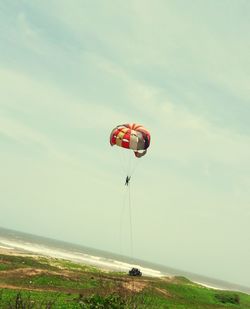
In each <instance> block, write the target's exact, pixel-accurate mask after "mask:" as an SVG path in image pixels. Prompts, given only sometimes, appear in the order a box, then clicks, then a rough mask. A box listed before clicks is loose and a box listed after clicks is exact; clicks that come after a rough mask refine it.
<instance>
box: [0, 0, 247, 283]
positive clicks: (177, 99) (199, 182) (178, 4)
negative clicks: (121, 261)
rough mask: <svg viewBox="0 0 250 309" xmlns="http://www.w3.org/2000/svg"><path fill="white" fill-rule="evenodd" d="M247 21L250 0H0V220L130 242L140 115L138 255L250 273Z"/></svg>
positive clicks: (192, 267) (232, 277) (225, 274)
mask: <svg viewBox="0 0 250 309" xmlns="http://www.w3.org/2000/svg"><path fill="white" fill-rule="evenodd" d="M249 29H250V2H249V1H247V0H245V1H244V0H220V1H218V0H216V1H215V0H203V1H198V0H196V1H195V0H190V1H188V0H187V1H181V0H172V1H170V0H169V1H163V0H162V1H160V0H158V1H142V0H140V1H139V0H133V1H132V0H131V1H108V0H107V1H98V0H92V1H80V0H74V1H67V0H60V1H59V0H57V1H44V0H43V1H42V0H41V1H39V0H37V1H28V0H20V1H14V0H13V1H3V0H0V160H1V176H2V177H1V178H0V186H1V188H2V190H1V195H0V205H1V216H0V226H3V227H7V228H12V229H16V230H21V231H25V232H31V233H34V234H38V235H44V236H49V237H54V238H58V239H62V240H66V241H71V242H75V243H80V244H82V245H86V246H90V247H95V248H99V249H103V250H107V251H112V252H116V253H120V252H119V250H120V247H119V237H118V236H117V235H118V234H119V233H118V232H117V231H118V230H119V220H120V219H119V218H120V213H121V207H122V205H121V200H122V196H123V189H124V188H123V183H124V177H125V173H124V171H123V170H122V169H120V165H119V159H118V152H117V151H116V150H115V149H114V148H111V147H110V146H109V134H110V131H111V130H112V128H113V127H114V126H116V125H118V124H121V123H126V122H138V123H142V124H143V125H144V126H145V127H147V128H148V129H149V130H150V131H151V133H152V146H151V148H150V149H149V151H148V154H147V156H145V157H144V158H142V159H141V162H140V164H139V166H138V169H137V171H136V174H135V175H134V177H133V179H132V201H133V220H134V238H135V239H134V242H135V256H136V257H138V258H143V259H145V260H148V261H152V262H158V263H161V264H164V265H167V266H172V267H176V268H179V269H184V270H187V271H191V272H196V273H200V274H204V275H208V276H211V277H216V278H220V279H224V280H228V281H231V282H235V283H240V284H245V285H248V286H250V272H249V269H250V268H249V261H250V245H249V243H250V236H249V235H250V224H249V222H250V203H249V202H250V192H249V187H250V125H249V119H250V86H249V85H250V58H249V50H250V31H249ZM131 155H132V154H131ZM124 253H128V252H126V248H125V252H124Z"/></svg>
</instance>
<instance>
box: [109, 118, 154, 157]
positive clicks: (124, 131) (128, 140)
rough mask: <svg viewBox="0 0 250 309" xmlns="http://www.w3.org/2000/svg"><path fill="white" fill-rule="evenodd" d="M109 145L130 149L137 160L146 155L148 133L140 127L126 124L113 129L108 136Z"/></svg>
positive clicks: (148, 140)
mask: <svg viewBox="0 0 250 309" xmlns="http://www.w3.org/2000/svg"><path fill="white" fill-rule="evenodd" d="M110 145H111V146H114V145H117V146H119V147H123V148H127V149H132V150H133V151H134V153H135V156H136V157H137V158H140V157H142V156H144V155H145V154H146V153H147V148H148V147H149V145H150V133H149V131H148V130H146V129H145V128H144V127H143V126H142V125H139V124H136V123H128V124H123V125H119V126H117V127H116V128H114V129H113V130H112V132H111V134H110Z"/></svg>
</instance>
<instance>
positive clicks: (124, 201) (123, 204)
mask: <svg viewBox="0 0 250 309" xmlns="http://www.w3.org/2000/svg"><path fill="white" fill-rule="evenodd" d="M126 189H127V188H124V192H123V200H122V209H121V213H120V231H119V238H120V255H123V246H122V244H123V241H122V230H123V217H124V211H125V208H126V198H127V194H126V193H127V192H126V191H127V190H126Z"/></svg>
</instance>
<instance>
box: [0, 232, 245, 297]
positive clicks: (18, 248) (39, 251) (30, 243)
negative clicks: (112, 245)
mask: <svg viewBox="0 0 250 309" xmlns="http://www.w3.org/2000/svg"><path fill="white" fill-rule="evenodd" d="M1 249H4V250H8V251H11V250H13V252H19V253H22V254H34V255H39V256H47V257H53V258H60V259H65V260H70V261H72V262H76V263H82V264H88V265H92V266H96V267H98V268H101V269H104V270H112V271H118V272H128V271H129V270H130V269H131V268H132V267H136V268H139V269H140V271H141V272H142V274H143V275H145V276H151V277H164V276H167V277H172V276H184V277H186V278H188V279H189V280H191V281H193V282H196V283H198V284H200V285H202V286H205V287H209V288H213V289H219V290H232V291H240V292H243V293H247V294H250V287H245V286H241V285H237V284H234V283H229V282H225V281H222V280H218V279H213V278H209V277H205V276H203V275H198V274H194V273H191V272H187V271H183V270H178V269H175V268H171V267H166V266H163V265H159V264H154V263H151V262H147V261H143V260H139V259H131V258H130V257H127V256H122V255H118V254H114V253H110V252H106V251H102V250H97V249H93V248H89V247H84V246H81V245H77V244H72V243H68V242H64V241H60V240H55V239H50V238H46V237H41V236H36V235H32V234H27V233H23V232H18V231H14V230H9V229H6V228H1V227H0V251H1Z"/></svg>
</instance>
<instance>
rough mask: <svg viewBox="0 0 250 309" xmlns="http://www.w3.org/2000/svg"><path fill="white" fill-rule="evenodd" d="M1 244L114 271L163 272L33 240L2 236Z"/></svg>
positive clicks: (151, 274)
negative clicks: (134, 268)
mask: <svg viewBox="0 0 250 309" xmlns="http://www.w3.org/2000/svg"><path fill="white" fill-rule="evenodd" d="M0 244H1V246H2V245H4V247H5V248H7V249H9V248H15V249H19V250H24V251H27V252H30V253H35V254H38V255H43V256H50V257H53V258H61V259H66V260H70V261H73V262H78V263H84V264H88V265H93V266H97V267H100V268H104V269H109V270H114V271H126V272H127V271H128V270H129V269H131V268H132V267H137V268H140V270H141V271H142V273H143V274H144V275H146V276H151V277H162V276H164V274H163V273H161V272H160V271H157V270H154V269H150V268H146V267H143V266H141V265H134V264H130V263H125V262H120V261H117V260H114V259H108V258H103V257H99V256H94V255H90V254H86V253H80V252H69V251H66V250H63V249H58V248H50V247H47V246H45V245H38V244H35V243H31V242H26V241H23V242H22V241H21V240H18V241H16V240H11V239H6V238H0Z"/></svg>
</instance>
